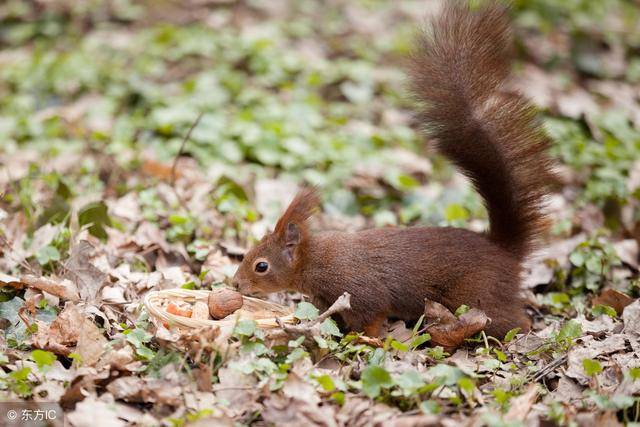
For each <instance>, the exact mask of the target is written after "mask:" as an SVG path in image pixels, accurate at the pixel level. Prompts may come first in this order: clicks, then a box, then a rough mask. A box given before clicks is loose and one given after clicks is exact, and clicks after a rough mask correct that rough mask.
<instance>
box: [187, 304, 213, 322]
mask: <svg viewBox="0 0 640 427" xmlns="http://www.w3.org/2000/svg"><path fill="white" fill-rule="evenodd" d="M191 318H192V319H201V320H207V319H209V307H208V306H207V303H205V302H203V301H196V303H195V304H193V311H192V312H191Z"/></svg>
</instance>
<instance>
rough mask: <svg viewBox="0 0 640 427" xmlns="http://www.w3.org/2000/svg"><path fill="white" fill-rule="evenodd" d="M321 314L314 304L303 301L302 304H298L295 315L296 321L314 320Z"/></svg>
mask: <svg viewBox="0 0 640 427" xmlns="http://www.w3.org/2000/svg"><path fill="white" fill-rule="evenodd" d="M319 313H320V312H319V311H318V309H317V308H315V306H314V305H313V304H311V303H308V302H305V301H303V302H301V303H300V304H298V306H297V307H296V311H295V313H294V314H293V315H294V316H295V318H296V319H300V320H313V319H315V318H316V317H318V314H319Z"/></svg>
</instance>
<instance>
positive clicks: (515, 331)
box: [504, 328, 520, 342]
mask: <svg viewBox="0 0 640 427" xmlns="http://www.w3.org/2000/svg"><path fill="white" fill-rule="evenodd" d="M518 332H520V328H513V329H511V330H510V331H509V332H507V334H506V335H505V336H504V342H511V341H512V340H513V338H515V336H516V335H517V334H518Z"/></svg>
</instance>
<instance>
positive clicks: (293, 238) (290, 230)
mask: <svg viewBox="0 0 640 427" xmlns="http://www.w3.org/2000/svg"><path fill="white" fill-rule="evenodd" d="M301 240H302V235H301V234H300V228H299V227H298V226H297V225H296V224H295V223H293V222H290V223H289V224H287V228H286V229H285V232H284V250H283V252H282V253H283V255H284V257H285V258H286V259H287V261H288V262H289V264H292V263H293V261H294V257H295V252H296V248H297V247H298V245H299V244H300V242H301Z"/></svg>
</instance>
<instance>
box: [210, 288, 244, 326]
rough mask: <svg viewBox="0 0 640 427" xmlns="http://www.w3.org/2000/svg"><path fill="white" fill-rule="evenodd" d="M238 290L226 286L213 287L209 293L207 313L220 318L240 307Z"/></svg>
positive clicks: (240, 296)
mask: <svg viewBox="0 0 640 427" xmlns="http://www.w3.org/2000/svg"><path fill="white" fill-rule="evenodd" d="M242 304H243V300H242V295H241V294H240V292H236V291H234V290H232V289H228V288H219V289H214V290H212V291H211V293H210V294H209V314H211V317H213V318H214V319H216V320H218V319H222V318H224V317H227V316H228V315H230V314H231V313H233V312H235V311H236V310H238V309H239V308H240V307H242Z"/></svg>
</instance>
